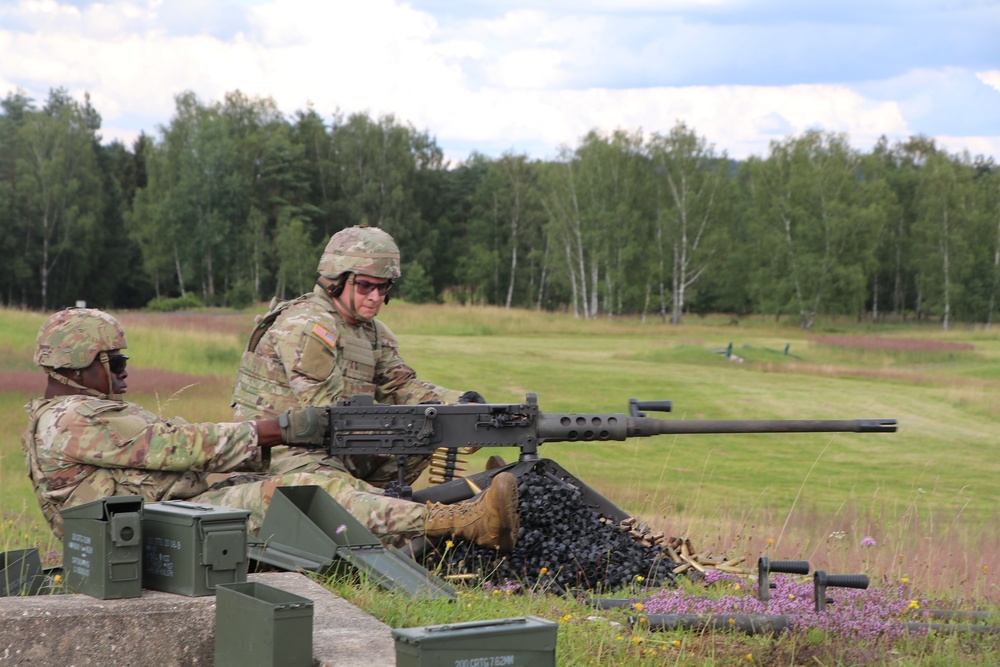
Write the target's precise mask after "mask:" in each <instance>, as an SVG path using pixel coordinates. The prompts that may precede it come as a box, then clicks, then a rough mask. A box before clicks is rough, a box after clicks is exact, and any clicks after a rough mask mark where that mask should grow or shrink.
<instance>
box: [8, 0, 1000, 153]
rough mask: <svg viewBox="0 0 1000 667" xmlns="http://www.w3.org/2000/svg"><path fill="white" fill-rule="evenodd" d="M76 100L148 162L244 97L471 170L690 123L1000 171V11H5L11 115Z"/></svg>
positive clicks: (356, 6) (401, 7) (256, 5)
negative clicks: (184, 116) (375, 119)
mask: <svg viewBox="0 0 1000 667" xmlns="http://www.w3.org/2000/svg"><path fill="white" fill-rule="evenodd" d="M57 86H62V87H65V88H67V89H68V90H69V92H70V93H71V94H72V95H73V96H74V97H77V98H78V99H82V95H83V93H84V91H89V92H90V95H91V99H92V102H93V104H94V106H95V107H96V109H97V110H98V112H100V114H101V115H102V117H103V128H102V134H103V136H104V138H105V140H109V139H116V138H117V139H122V140H124V141H126V142H128V143H131V141H132V139H133V138H134V137H135V136H136V135H138V133H139V131H140V130H145V131H146V132H147V133H151V134H156V133H157V128H158V126H159V125H165V124H167V123H169V121H170V118H171V116H172V114H173V110H174V99H173V98H174V96H175V95H176V94H177V93H180V92H181V91H184V90H192V91H194V92H195V93H196V94H197V95H198V96H199V97H200V98H201V99H202V100H203V101H205V102H213V101H217V100H220V99H221V98H222V96H223V94H224V93H225V92H226V91H231V90H235V89H240V90H242V91H243V92H244V93H247V94H249V95H258V96H261V97H268V96H270V97H273V98H274V99H275V100H276V102H277V103H278V106H279V107H280V108H281V110H282V111H284V112H286V113H288V114H291V113H292V112H294V111H295V110H297V109H304V108H306V106H307V105H310V104H311V105H312V106H313V108H314V109H315V110H316V111H317V112H318V113H320V114H321V115H323V116H324V117H325V118H328V119H329V118H330V116H331V115H332V113H333V111H334V110H336V109H340V110H341V111H342V112H345V113H351V112H355V111H367V112H368V113H370V114H372V115H375V116H378V115H382V114H386V113H391V114H394V115H395V116H396V118H397V119H398V120H400V121H403V122H409V123H411V124H412V125H413V126H414V127H416V128H417V129H418V130H421V131H427V132H429V133H430V134H431V135H432V136H434V137H435V138H436V139H437V142H438V145H439V146H441V148H442V149H444V151H445V153H446V155H447V156H448V157H449V158H451V159H453V160H461V159H462V158H465V157H467V156H468V155H469V153H470V152H471V151H473V150H476V151H479V152H481V153H485V154H487V155H491V156H499V155H500V154H502V153H503V152H506V151H514V152H519V153H521V152H523V153H527V154H529V155H530V156H532V157H536V158H552V157H555V156H556V155H557V154H558V152H559V148H560V146H570V147H574V146H576V145H577V143H578V141H579V139H580V138H581V137H582V136H583V135H584V134H586V133H587V132H588V131H589V130H591V129H595V128H596V129H599V130H602V131H611V130H614V129H616V128H623V129H626V130H629V131H634V130H642V131H643V132H646V133H654V132H660V133H666V132H668V131H669V130H670V128H671V127H673V126H674V124H675V123H676V122H677V121H678V120H681V121H683V122H685V123H686V124H687V125H688V126H689V127H691V128H693V129H694V131H695V132H697V133H698V134H699V135H701V136H704V137H706V138H707V139H708V141H709V142H710V143H711V144H712V145H714V147H715V150H716V151H717V152H720V153H721V152H723V151H725V152H726V153H728V154H729V156H730V157H734V158H740V159H742V158H745V157H747V156H748V155H751V154H752V155H761V156H763V155H766V154H767V148H768V144H769V142H770V141H772V140H775V139H783V138H786V137H788V136H790V135H798V134H800V133H801V132H803V131H805V130H807V129H821V130H824V131H835V132H843V133H846V134H847V136H848V139H849V141H850V144H851V145H852V146H854V147H855V148H857V149H859V150H862V151H869V150H870V149H871V148H872V146H873V145H874V144H875V141H876V140H877V139H878V137H879V136H880V135H886V136H887V137H889V139H890V140H893V141H895V140H903V139H906V138H908V137H910V136H912V135H916V134H923V135H926V136H929V137H933V138H934V139H935V140H937V142H938V145H939V146H941V147H944V148H945V149H947V150H948V151H951V152H959V151H962V150H968V151H969V152H970V153H971V154H972V155H978V154H983V155H987V156H992V157H993V158H994V159H996V160H997V161H998V162H1000V0H829V1H828V0H550V1H545V0H535V1H534V2H526V1H522V0H454V1H448V0H413V1H411V2H397V1H395V0H349V1H344V0H222V1H218V2H214V1H212V0H132V1H131V2H121V1H119V0H105V1H104V2H91V1H90V0H0V94H2V95H6V94H7V93H10V92H13V91H15V90H17V89H18V88H21V89H23V90H25V91H26V92H27V93H28V94H29V95H30V96H31V97H33V98H35V99H36V100H38V101H40V102H41V101H44V99H45V97H46V96H47V94H48V90H49V89H50V88H52V87H57Z"/></svg>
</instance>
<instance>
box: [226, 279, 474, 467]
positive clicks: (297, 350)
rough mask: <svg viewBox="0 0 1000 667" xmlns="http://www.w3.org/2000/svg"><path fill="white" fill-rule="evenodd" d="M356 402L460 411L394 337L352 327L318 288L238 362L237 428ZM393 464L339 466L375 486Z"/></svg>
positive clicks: (274, 314) (378, 329) (277, 319)
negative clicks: (240, 423)
mask: <svg viewBox="0 0 1000 667" xmlns="http://www.w3.org/2000/svg"><path fill="white" fill-rule="evenodd" d="M271 320H273V321H271ZM268 323H270V324H269V326H268ZM265 327H267V328H266V329H264V328H265ZM261 329H264V330H263V332H261ZM255 341H256V342H255ZM355 394H365V395H368V396H372V397H374V399H375V401H376V402H378V403H387V404H391V405H411V404H414V403H424V402H429V401H436V402H441V403H454V402H457V401H458V397H459V396H460V395H461V392H459V391H454V390H451V389H445V388H444V387H440V386H438V385H435V384H432V383H430V382H425V381H423V380H420V379H418V378H417V374H416V371H414V370H413V369H412V368H411V367H410V366H408V365H407V364H406V363H405V362H404V361H403V359H402V358H401V357H400V356H399V344H398V343H397V341H396V337H395V336H394V335H393V333H392V331H390V330H389V328H388V327H387V326H386V325H385V324H383V323H382V322H380V321H378V320H372V321H371V322H361V323H358V324H351V323H350V322H348V321H347V320H346V319H345V318H344V317H343V316H342V315H341V314H340V312H339V311H337V308H336V306H334V304H333V301H332V300H331V299H330V297H329V296H327V295H326V293H325V292H324V291H323V290H322V288H320V287H316V288H314V290H313V292H312V293H310V294H306V295H303V296H301V297H299V298H298V299H294V300H292V301H285V302H282V303H280V304H278V305H277V306H275V307H274V308H273V309H272V310H271V312H270V313H268V314H267V315H265V316H264V319H263V320H261V324H260V325H258V331H256V332H255V335H254V336H253V337H252V338H251V342H250V345H248V349H247V350H246V351H245V352H244V353H243V358H242V360H241V361H240V368H239V371H238V373H237V376H236V385H235V388H234V390H233V407H234V408H235V410H236V412H235V416H236V419H238V420H243V419H254V418H260V417H275V416H277V415H278V414H280V413H282V412H284V411H285V410H289V409H293V408H299V407H304V406H307V405H316V406H323V405H332V404H333V403H335V402H337V401H338V400H341V399H344V398H348V397H350V396H353V395H355ZM389 458H390V457H374V456H366V457H355V456H348V457H341V458H340V460H339V465H337V462H333V463H334V465H336V466H337V467H343V468H344V469H345V470H347V471H348V472H350V473H351V474H353V475H354V476H356V477H358V478H360V479H366V480H368V481H369V482H371V483H376V482H377V481H378V480H373V479H371V478H370V477H369V475H368V472H367V471H372V470H374V469H376V468H378V467H379V466H380V465H383V464H384V463H385V462H386V461H388V459H389ZM383 459H384V460H383ZM328 463H330V462H328ZM272 471H274V468H272ZM282 472H283V471H282Z"/></svg>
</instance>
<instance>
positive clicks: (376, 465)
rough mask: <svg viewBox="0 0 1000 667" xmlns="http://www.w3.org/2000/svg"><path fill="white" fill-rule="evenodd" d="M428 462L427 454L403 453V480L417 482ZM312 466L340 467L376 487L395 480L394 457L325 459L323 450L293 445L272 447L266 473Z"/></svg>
mask: <svg viewBox="0 0 1000 667" xmlns="http://www.w3.org/2000/svg"><path fill="white" fill-rule="evenodd" d="M307 461H308V463H307ZM430 462H431V457H430V456H424V455H412V456H407V457H406V458H405V459H404V463H403V483H404V484H413V483H414V482H415V481H417V478H418V477H420V474H421V473H422V472H423V471H424V470H425V469H426V468H427V466H428V465H429V464H430ZM316 467H328V468H334V469H337V470H344V471H346V472H348V473H350V474H351V476H353V477H356V478H357V479H360V480H364V481H365V482H367V483H368V484H370V485H372V486H376V487H378V488H379V489H384V488H386V487H387V486H388V485H389V484H391V483H392V482H396V481H398V480H399V463H398V462H397V460H396V457H395V456H386V455H378V456H368V455H365V456H343V457H335V458H327V456H326V452H325V451H324V450H312V451H310V450H307V449H297V448H294V447H282V448H280V449H276V450H273V451H272V453H271V464H270V467H269V468H268V472H269V473H272V474H274V473H282V472H287V471H289V470H305V469H315V468H316Z"/></svg>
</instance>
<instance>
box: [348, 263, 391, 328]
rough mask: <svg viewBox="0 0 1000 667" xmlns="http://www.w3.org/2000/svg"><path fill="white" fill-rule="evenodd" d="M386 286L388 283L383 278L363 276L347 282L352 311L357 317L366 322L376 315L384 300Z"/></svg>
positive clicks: (356, 276)
mask: <svg viewBox="0 0 1000 667" xmlns="http://www.w3.org/2000/svg"><path fill="white" fill-rule="evenodd" d="M388 284H389V281H388V280H386V279H385V278H376V277H375V276H366V275H363V274H358V275H354V276H352V277H351V278H350V280H348V281H347V287H348V288H349V289H350V290H351V292H352V293H353V297H354V309H355V310H356V311H357V312H358V315H360V316H361V317H363V318H365V319H366V320H370V319H372V318H373V317H375V316H376V315H378V311H379V310H380V309H381V308H382V303H383V302H384V300H385V293H386V292H387V291H388V287H387V285H388ZM344 291H345V292H346V291H347V290H344Z"/></svg>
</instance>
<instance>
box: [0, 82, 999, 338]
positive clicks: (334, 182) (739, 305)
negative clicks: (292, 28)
mask: <svg viewBox="0 0 1000 667" xmlns="http://www.w3.org/2000/svg"><path fill="white" fill-rule="evenodd" d="M0 106H2V109H0V175H2V178H0V230H2V234H0V253H2V256H3V257H4V261H3V262H0V295H2V302H3V303H4V304H5V305H8V306H15V307H24V308H33V309H42V310H52V309H55V308H60V307H63V306H66V305H72V304H73V303H75V302H76V301H78V300H85V301H86V302H87V303H88V304H89V305H92V306H96V307H103V308H140V307H144V306H150V307H152V306H155V305H156V304H159V305H160V306H162V305H163V304H168V303H173V304H198V303H203V304H206V305H231V306H237V307H243V306H246V305H248V304H250V303H253V302H255V301H262V300H265V301H266V300H267V299H269V298H270V297H271V296H274V295H278V296H281V297H290V296H295V295H298V294H300V293H302V292H305V291H307V290H309V289H310V288H311V286H312V284H313V281H314V280H315V277H316V273H315V267H316V264H317V261H318V259H319V255H320V253H321V252H322V248H323V247H324V245H325V244H326V241H327V240H328V239H329V237H330V235H331V234H332V233H334V232H336V231H337V230H339V229H342V228H344V227H346V226H350V225H355V224H358V223H361V222H362V221H367V222H368V223H369V224H372V225H378V226H381V227H382V228H383V229H385V230H386V231H388V232H389V233H391V234H392V235H393V236H394V237H395V238H396V240H397V242H398V243H399V246H400V249H401V252H402V256H403V279H402V281H401V282H400V285H399V292H400V294H401V295H402V296H403V297H404V298H406V299H407V300H410V301H414V302H426V301H435V300H437V301H440V300H449V301H454V302H459V303H485V304H495V305H499V306H505V307H522V308H542V309H553V310H565V311H568V312H571V313H574V314H575V315H577V316H579V317H585V318H595V317H602V316H609V315H618V314H641V315H642V316H643V317H657V318H663V319H665V320H669V321H670V322H673V323H675V324H680V323H681V322H682V320H683V318H684V317H686V316H688V315H690V314H697V313H706V312H726V313H733V314H734V315H737V316H739V315H746V314H751V313H760V314H767V315H773V316H777V317H782V316H787V317H793V318H796V319H797V321H798V322H799V323H800V324H801V326H803V327H806V328H809V327H811V326H812V325H813V322H814V321H815V318H816V316H817V315H821V314H822V315H843V316H848V317H852V318H868V319H871V320H873V321H882V320H893V321H895V320H901V319H918V320H934V321H938V322H940V323H941V324H942V326H944V327H946V328H947V327H948V326H949V324H950V323H953V322H957V321H962V322H973V323H985V324H987V325H989V324H991V323H992V322H993V320H994V317H995V312H996V309H997V297H998V294H997V292H998V289H1000V168H998V167H997V165H995V164H994V163H993V161H992V159H983V158H981V157H978V158H973V157H971V156H969V155H968V154H962V155H951V154H948V153H946V152H944V151H943V150H941V149H939V148H938V147H936V146H935V143H934V141H933V140H931V139H928V138H926V137H922V136H916V137H912V138H910V139H909V140H907V141H905V142H899V143H895V144H890V143H889V142H888V141H887V140H885V139H883V140H881V141H879V142H878V143H877V145H875V146H874V147H873V148H872V150H871V151H870V152H868V153H864V152H861V151H858V150H856V149H854V148H852V147H851V146H850V145H849V143H848V138H847V137H845V136H843V135H840V134H834V133H825V132H819V131H815V132H807V133H805V134H802V135H801V136H793V137H787V138H785V139H783V140H781V141H775V142H772V144H771V146H770V148H769V150H768V154H767V155H763V156H752V157H750V158H749V159H747V160H745V161H742V162H737V161H734V160H732V159H730V158H729V157H728V156H727V155H726V153H725V152H724V151H721V152H720V151H717V149H716V148H715V147H714V146H712V145H710V144H708V143H707V141H706V139H705V138H703V137H700V136H698V134H697V132H696V131H695V129H694V128H691V127H689V126H687V125H684V124H681V123H678V124H677V125H676V126H674V127H673V128H670V129H669V130H668V131H665V132H663V133H659V132H655V133H652V134H644V133H643V132H641V131H629V130H625V129H622V130H618V131H615V132H613V133H610V134H605V133H601V132H597V131H592V132H591V133H589V134H588V135H587V136H585V137H582V138H581V139H580V140H579V144H578V145H576V146H574V147H569V146H567V147H564V148H563V149H562V151H561V152H560V154H559V155H558V157H557V158H555V159H553V160H551V161H540V160H533V159H530V158H529V157H528V156H526V155H521V154H515V153H508V154H505V155H503V156H501V157H499V158H495V159H494V158H488V157H486V156H483V155H479V154H475V153H474V154H472V155H470V156H469V157H468V159H467V160H465V161H464V162H463V163H462V164H460V165H458V166H455V165H451V164H449V163H447V162H446V160H445V159H444V156H443V153H442V150H441V148H440V147H439V146H438V145H437V143H436V140H435V138H434V137H433V136H430V135H429V134H428V133H427V132H425V131H420V130H418V129H415V128H414V127H412V125H410V124H408V123H405V122H401V121H399V120H397V119H396V118H395V117H393V116H391V115H389V116H384V117H379V118H373V117H371V116H370V115H368V114H365V113H358V114H351V115H344V114H342V113H340V112H335V113H333V114H332V115H330V116H324V115H321V114H319V113H317V112H316V111H315V110H313V109H312V108H307V109H304V110H299V111H296V112H295V113H294V114H292V115H291V116H286V115H284V114H282V113H281V112H279V110H278V108H277V105H276V104H275V102H274V101H273V100H272V99H269V98H268V99H261V98H256V97H254V98H251V97H248V96H246V95H244V94H242V93H240V92H238V91H237V92H232V93H229V94H227V95H226V96H225V99H223V100H222V101H217V102H206V101H203V100H200V99H199V98H198V97H197V96H195V95H194V94H193V93H190V92H185V93H182V94H179V95H178V96H177V97H176V109H175V112H174V114H173V117H172V118H171V119H170V121H169V123H168V124H166V125H163V126H160V127H157V128H156V129H155V131H154V132H151V133H150V134H146V133H143V134H142V135H141V136H139V138H138V139H136V141H135V142H134V143H133V145H132V146H126V145H123V144H122V143H120V142H111V143H103V142H102V138H101V133H100V129H101V116H100V114H99V112H98V110H97V109H95V108H94V107H93V106H92V105H91V102H90V99H89V97H87V96H85V97H84V99H83V100H82V101H81V100H76V99H73V98H72V97H71V96H70V95H68V94H67V92H66V91H65V90H63V89H55V90H52V91H51V92H50V94H49V97H48V99H47V100H45V101H44V102H40V101H36V100H32V99H30V98H28V97H27V96H26V95H25V94H24V93H23V92H22V91H17V92H14V93H9V94H8V95H7V96H6V97H5V98H4V99H3V101H2V102H0Z"/></svg>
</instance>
